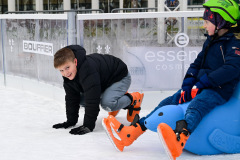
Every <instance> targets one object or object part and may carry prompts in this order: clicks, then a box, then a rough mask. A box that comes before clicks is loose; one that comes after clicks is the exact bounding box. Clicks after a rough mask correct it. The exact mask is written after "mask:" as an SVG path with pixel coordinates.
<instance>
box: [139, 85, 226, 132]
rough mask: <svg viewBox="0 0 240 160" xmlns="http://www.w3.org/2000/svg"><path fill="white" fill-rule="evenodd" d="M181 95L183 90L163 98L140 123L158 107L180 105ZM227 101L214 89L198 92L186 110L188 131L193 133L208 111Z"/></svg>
mask: <svg viewBox="0 0 240 160" xmlns="http://www.w3.org/2000/svg"><path fill="white" fill-rule="evenodd" d="M180 96H181V90H179V91H177V92H176V93H175V94H174V95H172V96H170V97H167V98H166V99H164V100H162V101H161V102H160V103H159V105H158V106H157V107H156V108H155V109H154V110H153V111H152V112H151V113H150V114H148V115H147V116H146V117H143V118H141V119H140V124H141V125H143V124H144V123H143V122H144V119H146V118H148V117H149V116H151V114H152V113H154V112H155V111H156V110H157V109H158V108H160V107H162V106H165V105H178V104H179V99H180ZM225 102H226V100H225V99H223V98H222V97H221V96H220V95H219V94H218V93H217V92H215V91H214V90H211V89H204V90H202V92H201V93H200V94H198V95H197V96H196V97H195V98H194V99H192V101H191V102H190V104H189V105H188V108H187V110H186V114H185V118H184V120H186V122H187V124H188V126H187V129H188V131H189V132H190V133H192V132H193V131H194V130H195V128H196V127H197V126H198V124H199V123H200V121H201V120H202V118H203V117H204V116H205V115H206V114H207V113H209V112H210V111H211V110H212V109H214V107H216V106H218V105H221V104H224V103H225Z"/></svg>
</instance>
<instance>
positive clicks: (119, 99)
mask: <svg viewBox="0 0 240 160" xmlns="http://www.w3.org/2000/svg"><path fill="white" fill-rule="evenodd" d="M130 84H131V76H130V74H129V73H128V75H127V76H126V77H124V78H123V79H122V80H120V81H118V82H116V83H114V84H112V85H111V86H110V87H108V88H107V89H106V90H105V91H104V92H103V93H102V96H101V106H102V108H103V109H104V110H106V111H108V112H111V111H117V110H120V109H122V108H125V107H127V106H128V105H130V104H131V100H130V98H129V97H128V96H126V95H125V93H126V92H127V91H128V89H129V87H130Z"/></svg>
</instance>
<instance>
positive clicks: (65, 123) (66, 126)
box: [53, 122, 75, 129]
mask: <svg viewBox="0 0 240 160" xmlns="http://www.w3.org/2000/svg"><path fill="white" fill-rule="evenodd" d="M74 125H75V123H70V122H63V123H58V124H55V125H53V128H55V129H59V128H65V129H66V128H68V127H71V126H74Z"/></svg>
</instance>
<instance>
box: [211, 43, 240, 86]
mask: <svg viewBox="0 0 240 160" xmlns="http://www.w3.org/2000/svg"><path fill="white" fill-rule="evenodd" d="M232 46H233V47H231V48H228V49H227V50H226V55H225V63H224V65H222V66H221V67H220V68H218V69H216V70H215V71H212V72H211V73H209V74H208V78H209V80H210V82H211V84H212V85H213V86H214V87H221V86H222V85H223V84H225V83H227V82H230V81H232V80H233V79H236V78H238V77H239V75H240V49H239V48H240V44H238V45H236V46H234V45H232Z"/></svg>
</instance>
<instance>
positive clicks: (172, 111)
mask: <svg viewBox="0 0 240 160" xmlns="http://www.w3.org/2000/svg"><path fill="white" fill-rule="evenodd" d="M188 104H189V103H186V104H180V105H175V106H174V105H169V106H164V107H161V108H159V109H158V110H156V111H155V112H154V113H153V114H152V115H151V116H149V117H148V118H147V119H145V125H146V127H147V128H148V129H149V130H152V131H154V132H156V128H157V126H158V124H159V123H162V122H164V123H167V124H168V125H170V126H171V127H172V128H173V129H175V125H176V124H175V123H176V121H178V120H180V119H183V118H184V114H185V112H186V108H187V107H188ZM160 113H161V114H160ZM185 149H186V150H188V151H190V152H192V153H195V154H199V155H214V154H221V153H240V83H239V84H238V87H237V88H236V90H235V93H234V95H233V96H232V97H231V99H230V100H229V101H228V102H227V103H225V104H223V105H220V106H217V107H216V108H215V109H213V110H212V111H211V112H210V113H209V114H207V115H206V116H205V117H204V118H203V119H202V121H201V122H200V123H199V125H198V127H197V128H196V129H195V131H194V132H193V133H192V134H191V136H190V137H189V139H188V141H187V143H186V145H185Z"/></svg>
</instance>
